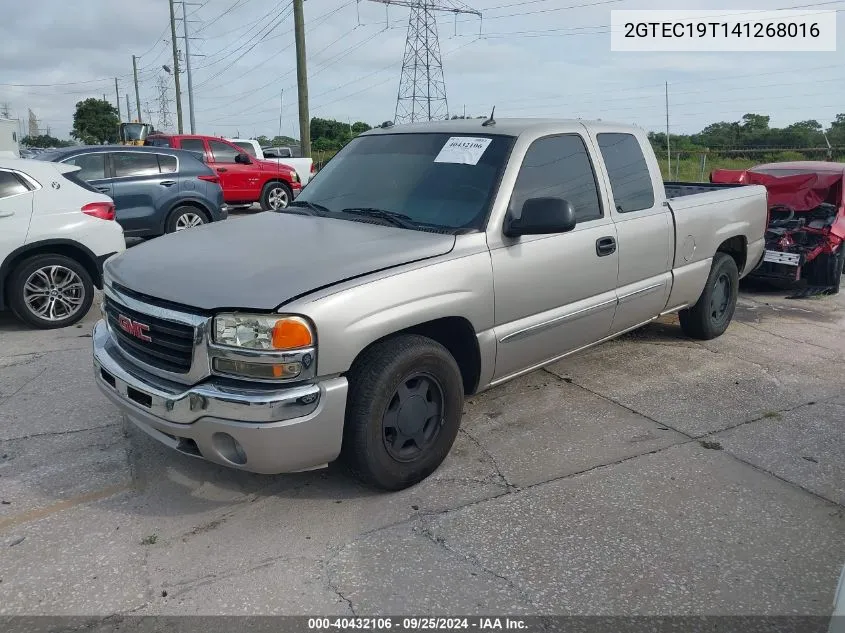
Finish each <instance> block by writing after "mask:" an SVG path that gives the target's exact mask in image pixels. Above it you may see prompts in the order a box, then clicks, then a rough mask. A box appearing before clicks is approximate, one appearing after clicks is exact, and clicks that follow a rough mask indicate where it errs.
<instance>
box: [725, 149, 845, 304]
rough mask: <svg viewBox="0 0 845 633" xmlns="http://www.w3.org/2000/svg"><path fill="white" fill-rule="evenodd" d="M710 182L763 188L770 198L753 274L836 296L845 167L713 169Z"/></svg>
mask: <svg viewBox="0 0 845 633" xmlns="http://www.w3.org/2000/svg"><path fill="white" fill-rule="evenodd" d="M710 182H713V183H724V184H727V183H734V184H747V185H763V186H765V187H766V190H767V191H768V193H769V222H768V229H767V230H766V251H765V253H764V255H763V259H762V261H761V262H760V264H759V266H758V267H757V268H756V270H755V271H754V272H753V273H752V275H754V276H756V277H763V278H769V279H785V280H792V281H799V280H802V279H803V280H804V281H805V282H806V284H807V285H806V287H805V288H804V290H803V291H802V292H801V293H800V294H801V295H813V294H836V293H837V292H839V288H840V285H841V282H842V269H843V265H845V199H844V198H843V184H845V164H843V163H828V162H821V161H795V162H784V163H768V164H765V165H758V166H756V167H752V168H750V169H743V170H733V169H717V170H715V171H713V172H712V173H711V174H710Z"/></svg>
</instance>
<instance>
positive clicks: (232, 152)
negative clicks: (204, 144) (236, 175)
mask: <svg viewBox="0 0 845 633" xmlns="http://www.w3.org/2000/svg"><path fill="white" fill-rule="evenodd" d="M208 146H209V148H210V149H211V155H212V156H214V162H215V163H234V162H235V156H237V155H238V153H239V152H238V150H237V149H235V148H234V147H233V146H231V145H229V144H228V143H221V142H220V141H209V142H208Z"/></svg>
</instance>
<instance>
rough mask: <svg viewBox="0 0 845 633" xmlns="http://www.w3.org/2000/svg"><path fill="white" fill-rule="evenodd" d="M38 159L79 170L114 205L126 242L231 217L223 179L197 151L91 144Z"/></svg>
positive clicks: (51, 152) (52, 151) (58, 151)
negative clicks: (227, 208)
mask: <svg viewBox="0 0 845 633" xmlns="http://www.w3.org/2000/svg"><path fill="white" fill-rule="evenodd" d="M36 158H37V159H38V160H46V161H51V162H54V163H68V164H69V165H76V166H78V167H80V168H81V170H80V171H78V172H76V175H77V176H78V177H80V178H81V179H83V180H85V181H87V182H88V183H89V184H90V185H91V186H92V187H94V188H96V189H98V190H99V191H101V192H102V193H104V194H106V195H107V196H110V197H111V198H112V200H114V205H115V214H116V218H115V219H116V220H117V221H118V223H120V225H121V226H122V227H123V232H124V234H125V235H126V236H127V237H153V236H156V235H162V234H164V233H173V232H174V231H180V230H182V229H187V228H190V227H192V226H198V225H200V224H206V223H207V222H215V221H217V220H224V219H225V218H226V216H227V211H226V208H225V205H224V203H223V189H222V188H221V187H220V178H219V176H218V175H217V174H216V173H214V170H212V169H211V168H210V167H209V166H208V165H206V164H205V163H203V162H202V159H201V158H200V157H198V156H197V155H196V154H194V153H192V152H188V151H185V150H178V149H167V148H162V147H131V146H123V145H92V146H84V147H70V148H67V149H59V150H51V151H49V152H43V153H41V154H39V155H38V156H36Z"/></svg>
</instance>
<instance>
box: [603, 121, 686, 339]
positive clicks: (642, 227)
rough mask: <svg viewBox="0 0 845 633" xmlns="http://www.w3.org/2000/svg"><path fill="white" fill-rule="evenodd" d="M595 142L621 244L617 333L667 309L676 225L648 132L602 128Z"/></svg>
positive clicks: (615, 325)
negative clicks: (645, 147) (651, 163)
mask: <svg viewBox="0 0 845 633" xmlns="http://www.w3.org/2000/svg"><path fill="white" fill-rule="evenodd" d="M594 140H595V143H596V145H597V147H598V148H599V153H600V154H601V156H602V162H603V164H604V169H605V175H606V178H607V181H608V185H609V186H608V195H609V198H610V206H611V215H612V217H613V220H614V222H615V224H616V235H617V240H618V242H619V281H618V284H617V295H618V300H619V305H618V306H617V308H616V316H615V318H614V320H613V328H612V331H613V332H614V333H617V332H622V331H624V330H627V329H630V328H632V327H635V326H637V325H640V324H642V323H645V322H646V321H649V320H650V319H653V318H654V317H656V316H657V315H659V314H660V313H661V312H662V311H663V310H664V308H665V307H666V301H667V300H668V298H669V292H670V290H671V288H672V272H671V270H672V257H673V251H674V234H675V228H674V224H673V222H672V212H671V210H670V209H669V207H668V206H666V205H665V204H664V202H665V196H664V195H663V180H662V178H661V177H660V172H659V169H658V167H657V162H656V161H654V160H653V159H654V154H653V153H651V152H650V151H649V153H648V154H647V153H646V151H644V146H643V143H648V140H647V139H646V137H645V135H640V137H638V136H636V135H634V134H631V133H628V132H625V133H621V132H614V131H607V132H604V131H602V129H601V128H598V129H596V130H594ZM649 150H650V148H649ZM646 156H649V157H651V158H652V160H653V162H654V164H653V165H649V163H648V161H647V160H646ZM658 187H659V189H658Z"/></svg>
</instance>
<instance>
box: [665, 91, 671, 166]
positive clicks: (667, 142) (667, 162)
mask: <svg viewBox="0 0 845 633" xmlns="http://www.w3.org/2000/svg"><path fill="white" fill-rule="evenodd" d="M666 170H667V171H668V172H669V180H671V179H672V150H671V149H670V147H669V82H668V81H667V82H666Z"/></svg>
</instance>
